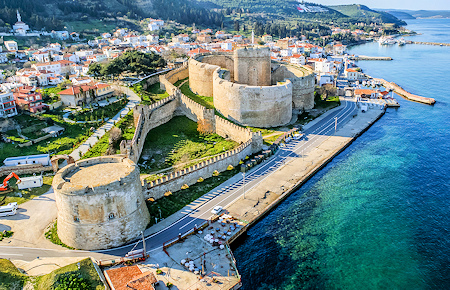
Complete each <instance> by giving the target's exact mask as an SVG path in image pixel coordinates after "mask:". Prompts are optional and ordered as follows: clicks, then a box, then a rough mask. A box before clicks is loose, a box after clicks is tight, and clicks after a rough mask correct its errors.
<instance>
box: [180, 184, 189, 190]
mask: <svg viewBox="0 0 450 290" xmlns="http://www.w3.org/2000/svg"><path fill="white" fill-rule="evenodd" d="M188 188H189V185H187V184H184V185H183V186H182V187H181V189H188Z"/></svg>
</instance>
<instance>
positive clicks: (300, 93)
mask: <svg viewBox="0 0 450 290" xmlns="http://www.w3.org/2000/svg"><path fill="white" fill-rule="evenodd" d="M284 80H290V81H291V82H292V103H293V108H292V109H293V110H301V111H304V110H311V109H312V108H314V87H315V76H314V72H313V71H312V70H308V69H306V68H304V67H299V66H295V65H291V64H275V65H273V66H272V84H276V83H277V82H280V81H284Z"/></svg>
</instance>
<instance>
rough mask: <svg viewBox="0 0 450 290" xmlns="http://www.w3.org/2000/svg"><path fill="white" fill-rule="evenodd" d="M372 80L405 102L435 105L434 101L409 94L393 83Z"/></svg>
mask: <svg viewBox="0 0 450 290" xmlns="http://www.w3.org/2000/svg"><path fill="white" fill-rule="evenodd" d="M374 80H375V81H379V82H380V83H381V84H382V85H383V86H384V87H385V88H386V89H389V90H393V91H394V92H395V93H396V94H397V95H399V96H402V97H403V98H405V99H407V100H410V101H414V102H418V103H423V104H428V105H433V104H434V103H436V100H435V99H433V98H426V97H422V96H418V95H414V94H411V93H409V92H407V91H406V90H404V89H403V88H402V87H401V86H399V85H397V84H396V83H394V82H388V81H386V80H384V79H374Z"/></svg>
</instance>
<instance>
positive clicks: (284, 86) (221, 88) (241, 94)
mask: <svg viewBox="0 0 450 290" xmlns="http://www.w3.org/2000/svg"><path fill="white" fill-rule="evenodd" d="M228 74H229V73H228V72H227V71H226V70H221V69H218V70H216V71H215V72H214V76H213V82H214V85H213V86H214V107H215V108H216V109H217V110H218V111H219V112H220V113H221V114H222V115H224V116H225V117H226V118H228V119H230V120H232V121H235V122H236V123H239V124H241V125H245V126H253V127H260V128H268V127H277V126H282V125H285V124H287V123H289V121H290V120H291V118H292V83H291V82H290V81H289V80H287V81H286V82H285V83H278V84H277V85H275V86H268V87H267V86H261V87H257V86H247V85H241V84H237V83H233V82H230V81H228V80H227V79H228V78H229V77H228V76H227V75H228Z"/></svg>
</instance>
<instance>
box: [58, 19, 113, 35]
mask: <svg viewBox="0 0 450 290" xmlns="http://www.w3.org/2000/svg"><path fill="white" fill-rule="evenodd" d="M66 26H67V27H69V28H70V29H71V30H73V31H78V32H80V31H83V30H88V31H93V30H96V29H97V30H98V31H99V32H112V31H113V30H114V29H115V28H116V26H117V24H116V23H108V22H103V21H99V20H96V19H90V20H88V21H66Z"/></svg>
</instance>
